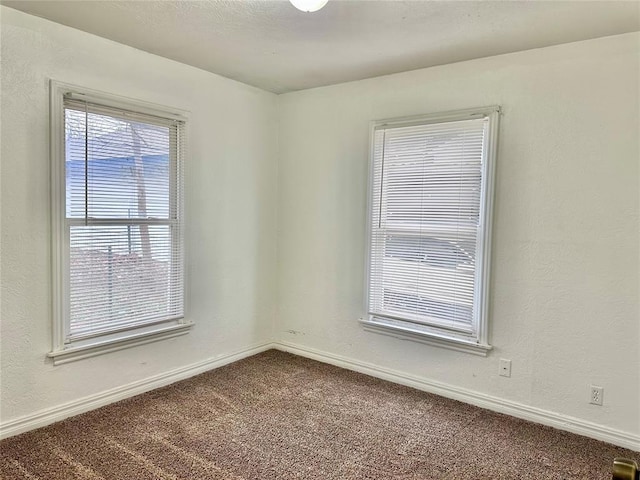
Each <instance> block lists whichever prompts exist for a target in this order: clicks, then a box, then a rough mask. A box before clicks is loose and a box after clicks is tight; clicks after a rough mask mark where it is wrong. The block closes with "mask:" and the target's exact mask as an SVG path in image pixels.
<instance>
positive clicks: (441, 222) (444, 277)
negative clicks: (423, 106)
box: [368, 114, 490, 341]
mask: <svg viewBox="0 0 640 480" xmlns="http://www.w3.org/2000/svg"><path fill="white" fill-rule="evenodd" d="M489 126H490V117H489V116H487V115H475V116H472V115H469V114H466V115H464V116H463V119H455V118H454V119H451V118H448V119H447V120H446V121H434V120H432V119H431V120H429V121H426V122H420V121H412V122H399V123H391V124H388V125H380V126H377V127H376V128H375V129H374V135H373V152H372V153H373V159H372V161H373V164H372V178H371V182H372V183H371V193H372V194H371V199H370V205H371V208H370V225H371V229H370V239H371V244H370V258H369V276H368V278H369V285H368V308H369V314H370V316H371V319H372V320H374V321H377V322H384V323H386V324H387V325H389V326H396V327H402V328H408V329H411V330H414V331H416V332H424V333H434V332H436V333H438V334H439V335H443V334H444V335H445V336H452V337H456V336H458V337H460V338H467V339H474V340H475V341H477V340H478V338H479V333H480V332H479V330H480V328H481V324H482V321H481V320H482V319H481V317H482V315H483V311H484V308H483V305H482V302H481V293H482V288H480V287H481V283H482V282H483V279H484V276H483V259H484V257H485V250H484V248H485V247H486V246H487V245H485V240H486V239H485V235H484V233H485V231H484V230H485V222H486V218H487V216H486V212H485V211H484V207H485V206H486V203H487V202H486V195H487V192H486V191H485V189H486V178H485V177H486V176H487V175H488V173H487V172H489V170H488V169H487V168H486V167H487V165H486V162H487V151H488V149H487V142H488V139H489ZM487 243H488V242H487ZM482 286H483V285H482ZM483 287H484V286H483Z"/></svg>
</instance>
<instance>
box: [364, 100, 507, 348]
mask: <svg viewBox="0 0 640 480" xmlns="http://www.w3.org/2000/svg"><path fill="white" fill-rule="evenodd" d="M500 115H501V109H500V107H499V106H488V107H479V108H471V109H464V110H455V111H449V112H442V113H434V114H427V115H416V116H409V117H400V118H391V119H384V120H377V121H373V122H371V124H370V129H369V169H368V192H367V212H366V213H367V220H366V225H367V226H366V228H367V231H366V241H367V244H366V248H365V250H366V258H365V269H366V270H365V278H364V281H365V283H364V293H365V295H364V309H365V310H364V311H365V317H364V318H361V319H360V323H361V325H362V326H363V328H364V329H365V330H366V331H369V332H374V333H380V334H384V335H389V336H393V337H397V338H402V339H408V340H413V341H417V342H420V343H426V344H429V345H434V346H439V347H444V348H449V349H452V350H457V351H461V352H467V353H472V354H476V355H481V356H486V355H487V354H488V352H489V351H490V350H491V349H492V346H491V345H490V344H489V282H490V264H491V236H492V225H493V221H492V220H493V202H494V195H495V193H494V192H495V187H494V184H495V164H496V157H497V149H498V130H499V118H500ZM478 118H487V119H488V127H487V128H488V132H487V135H486V141H485V142H484V144H483V163H482V181H481V193H480V218H479V229H478V237H477V243H478V248H477V255H478V256H477V258H476V272H475V275H476V277H475V278H476V280H475V281H474V290H475V292H476V293H475V295H474V301H476V302H477V304H478V305H477V308H476V310H477V315H476V316H475V317H474V319H473V325H474V331H472V332H471V333H466V332H460V331H458V332H456V331H455V330H452V329H448V328H438V327H436V326H422V325H417V324H413V325H412V324H411V322H409V321H408V320H405V321H404V322H403V320H402V319H398V318H393V317H392V316H383V315H380V314H373V313H371V311H370V308H369V300H370V286H371V266H372V265H371V264H372V261H371V255H372V250H373V225H372V218H373V214H372V209H373V208H374V207H375V205H374V198H373V197H374V185H373V179H374V173H375V132H376V130H379V129H381V128H398V127H409V126H417V125H427V124H437V123H446V122H455V121H462V120H472V119H478Z"/></svg>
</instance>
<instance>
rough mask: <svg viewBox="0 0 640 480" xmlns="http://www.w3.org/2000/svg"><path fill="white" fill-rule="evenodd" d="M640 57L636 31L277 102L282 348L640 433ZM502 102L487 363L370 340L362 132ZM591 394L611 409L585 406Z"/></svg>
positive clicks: (364, 142) (375, 336)
mask: <svg viewBox="0 0 640 480" xmlns="http://www.w3.org/2000/svg"><path fill="white" fill-rule="evenodd" d="M639 45H640V36H639V35H638V34H628V35H621V36H616V37H609V38H603V39H599V40H592V41H586V42H579V43H574V44H567V45H563V46H557V47H551V48H545V49H539V50H532V51H526V52H521V53H516V54H510V55H503V56H497V57H492V58H486V59H480V60H475V61H469V62H463V63H458V64H452V65H446V66H441V67H435V68H429V69H424V70H418V71H413V72H407V73H402V74H397V75H390V76H385V77H380V78H374V79H370V80H364V81H358V82H352V83H347V84H341V85H337V86H331V87H325V88H318V89H313V90H306V91H301V92H296V93H290V94H286V95H282V96H280V102H279V105H280V139H281V142H280V163H279V176H278V178H279V187H278V188H279V191H278V198H279V200H278V216H279V227H278V252H279V277H278V279H279V281H278V292H279V293H278V295H279V298H278V315H277V319H278V324H277V328H278V330H279V332H280V333H279V334H280V337H281V338H282V340H285V341H287V342H291V343H294V344H296V345H298V346H301V347H303V348H311V349H318V350H320V351H323V352H328V353H330V354H334V355H340V356H344V357H347V358H349V359H352V360H356V361H360V362H369V363H372V364H375V365H378V366H381V367H385V368H390V369H395V370H399V371H401V372H405V373H407V374H410V375H415V376H418V377H420V378H424V379H428V380H430V381H435V382H442V383H444V384H447V385H451V386H454V387H457V388H462V389H469V390H472V391H475V392H480V393H482V394H486V395H490V396H493V397H496V398H498V399H503V400H507V401H510V402H516V403H519V404H522V405H526V406H531V407H536V408H540V409H543V410H546V411H551V412H556V413H558V414H560V415H568V416H572V417H576V418H578V419H582V420H584V421H587V422H593V423H596V424H598V425H601V426H604V427H607V428H609V429H616V430H620V431H623V432H630V433H631V434H632V435H633V434H636V435H637V434H638V433H639V432H640V407H639V406H640V358H639V347H638V344H639V341H640V325H639V324H640V320H639V318H640V317H639V303H638V294H639V289H638V287H639V285H638V272H639V267H640V265H639V259H638V246H639V244H640V238H639V235H638V225H639V221H638V210H639V208H638V207H639V196H638V184H639V182H638V181H639V170H638V166H639V149H638V135H639V131H640V130H639V128H640V126H639V120H638V105H639V85H640V84H639V78H638V70H639V56H640V49H639ZM493 104H498V105H501V106H502V108H503V110H504V115H503V117H502V119H501V128H500V138H499V153H498V163H497V185H496V186H497V190H496V204H495V205H496V207H495V216H494V218H495V222H494V242H493V261H492V279H491V294H490V302H491V303H490V310H491V315H490V319H491V335H490V339H491V343H492V344H493V346H494V350H493V352H492V353H491V354H490V355H489V356H488V357H486V358H482V357H477V356H473V355H470V354H465V353H459V352H454V351H451V350H446V349H442V348H437V347H432V346H428V345H424V344H419V343H415V342H410V341H403V340H399V339H395V338H390V337H387V336H381V335H378V334H375V333H368V332H364V331H363V330H362V328H361V327H360V326H359V324H358V319H359V318H362V317H363V316H364V312H363V306H362V305H363V295H364V293H363V272H364V260H365V258H364V256H365V253H364V252H365V209H366V186H367V162H368V134H369V130H368V128H369V122H370V121H371V120H376V119H383V118H390V117H401V116H406V115H416V114H425V113H435V112H442V111H447V110H454V109H463V108H470V107H476V106H487V105H493ZM500 358H509V359H511V360H512V361H513V371H512V377H511V378H504V377H500V376H498V360H499V359H500ZM590 384H596V385H601V386H603V387H604V390H605V394H604V399H605V400H604V402H605V405H604V406H602V407H597V406H593V405H589V404H588V398H589V386H590ZM636 438H637V437H636Z"/></svg>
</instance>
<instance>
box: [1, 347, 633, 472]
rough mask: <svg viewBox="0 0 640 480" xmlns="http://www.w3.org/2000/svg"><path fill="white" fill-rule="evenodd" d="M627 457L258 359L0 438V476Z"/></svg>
mask: <svg viewBox="0 0 640 480" xmlns="http://www.w3.org/2000/svg"><path fill="white" fill-rule="evenodd" d="M615 456H627V457H631V458H634V459H637V460H640V456H639V455H638V454H637V453H634V452H631V451H628V450H624V449H622V448H618V447H615V446H613V445H609V444H606V443H602V442H598V441H595V440H591V439H588V438H585V437H580V436H577V435H573V434H569V433H566V432H562V431H558V430H554V429H552V428H548V427H544V426H540V425H535V424H532V423H529V422H525V421H522V420H518V419H514V418H511V417H508V416H504V415H500V414H496V413H492V412H489V411H487V410H483V409H480V408H476V407H472V406H469V405H466V404H463V403H459V402H456V401H452V400H447V399H445V398H442V397H438V396H436V395H431V394H427V393H424V392H420V391H417V390H413V389H411V388H406V387H402V386H399V385H395V384H392V383H388V382H384V381H381V380H377V379H374V378H371V377H367V376H365V375H361V374H357V373H353V372H349V371H346V370H342V369H339V368H336V367H332V366H329V365H325V364H322V363H318V362H315V361H312V360H308V359H304V358H300V357H296V356H293V355H289V354H286V353H282V352H278V351H274V350H272V351H268V352H265V353H262V354H260V355H256V356H254V357H251V358H248V359H245V360H242V361H240V362H237V363H235V364H232V365H228V366H226V367H223V368H220V369H217V370H214V371H211V372H208V373H205V374H202V375H199V376H197V377H193V378H191V379H189V380H185V381H183V382H179V383H176V384H173V385H170V386H168V387H165V388H161V389H158V390H154V391H152V392H149V393H146V394H144V395H140V396H137V397H134V398H131V399H128V400H125V401H122V402H119V403H116V404H112V405H109V406H106V407H103V408H100V409H98V410H94V411H92V412H89V413H86V414H83V415H79V416H77V417H74V418H71V419H68V420H65V421H63V422H60V423H57V424H54V425H51V426H49V427H46V428H42V429H39V430H35V431H32V432H29V433H26V434H23V435H20V436H17V437H13V438H10V439H7V440H4V441H3V442H1V443H0V478H2V479H5V480H10V479H11V480H13V479H41V480H70V479H91V480H94V479H104V480H117V479H123V480H146V479H154V480H156V479H162V480H164V479H203V480H210V479H236V480H240V479H242V480H247V479H318V480H330V479H345V480H348V479H473V480H478V479H589V480H596V479H610V478H611V474H610V471H611V465H612V461H613V458H614V457H615Z"/></svg>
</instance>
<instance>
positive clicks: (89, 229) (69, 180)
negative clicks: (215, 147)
mask: <svg viewBox="0 0 640 480" xmlns="http://www.w3.org/2000/svg"><path fill="white" fill-rule="evenodd" d="M63 110H64V152H65V155H64V176H65V178H64V181H65V206H64V209H65V215H64V236H65V240H64V249H65V250H66V254H64V255H63V258H64V263H65V268H64V270H65V281H64V290H65V297H66V298H67V299H68V301H67V302H64V312H63V314H64V317H65V321H64V336H65V339H64V340H65V343H71V342H74V341H78V340H82V339H86V338H92V337H99V336H104V335H107V334H113V333H115V332H125V331H130V330H132V329H136V328H138V329H139V328H141V327H148V326H151V325H160V324H163V323H166V322H169V321H174V320H178V319H180V318H182V317H183V309H184V293H183V284H184V282H183V239H182V225H181V208H182V174H181V170H182V168H181V166H182V159H183V145H184V140H183V136H184V123H183V122H181V121H178V120H174V119H171V118H163V117H159V116H154V115H148V114H144V113H137V112H135V111H129V110H126V109H121V108H113V107H109V106H105V105H101V104H99V103H94V102H91V101H85V100H82V99H76V98H74V96H73V95H71V96H65V97H64V100H63Z"/></svg>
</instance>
